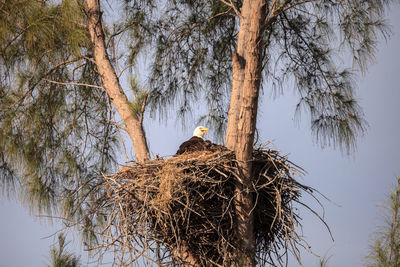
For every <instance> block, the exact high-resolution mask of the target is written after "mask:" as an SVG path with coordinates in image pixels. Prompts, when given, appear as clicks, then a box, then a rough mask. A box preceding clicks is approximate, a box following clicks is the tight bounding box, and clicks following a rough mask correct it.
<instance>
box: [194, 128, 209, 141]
mask: <svg viewBox="0 0 400 267" xmlns="http://www.w3.org/2000/svg"><path fill="white" fill-rule="evenodd" d="M207 132H208V129H207V128H206V127H204V126H198V127H196V129H194V132H193V136H197V137H200V138H203V137H204V135H205V134H206V133H207Z"/></svg>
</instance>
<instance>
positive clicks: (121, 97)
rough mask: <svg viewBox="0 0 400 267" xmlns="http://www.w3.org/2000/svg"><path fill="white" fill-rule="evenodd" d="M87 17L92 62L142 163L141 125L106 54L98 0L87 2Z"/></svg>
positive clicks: (143, 139)
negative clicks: (94, 63)
mask: <svg viewBox="0 0 400 267" xmlns="http://www.w3.org/2000/svg"><path fill="white" fill-rule="evenodd" d="M86 3H87V8H88V9H87V16H88V27H89V32H90V37H91V40H92V44H93V53H94V60H95V62H96V66H97V69H98V72H99V74H100V78H101V81H102V83H103V87H104V90H105V91H106V92H107V94H108V96H109V97H110V99H111V101H112V103H113V104H114V107H115V109H116V110H117V111H118V113H119V115H120V117H121V118H122V120H123V121H124V123H125V126H126V130H127V132H128V134H129V137H130V138H131V140H132V144H133V148H134V150H135V155H136V160H137V161H139V162H144V161H146V160H148V159H150V153H149V149H148V146H147V142H146V135H145V132H144V129H143V125H142V122H141V120H140V119H139V118H138V116H137V115H136V114H135V113H134V112H133V111H132V109H131V108H130V106H129V104H128V99H127V97H126V95H125V93H124V91H123V89H122V87H121V85H120V83H119V80H118V77H117V75H116V73H115V69H114V67H113V66H112V64H111V62H110V59H109V57H108V54H107V49H106V45H105V41H104V40H105V38H104V31H103V26H102V19H101V14H102V12H101V11H100V4H99V0H87V1H86Z"/></svg>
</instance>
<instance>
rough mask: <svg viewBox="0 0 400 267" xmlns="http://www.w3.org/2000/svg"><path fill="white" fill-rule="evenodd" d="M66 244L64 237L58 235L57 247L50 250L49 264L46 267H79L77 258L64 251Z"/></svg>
mask: <svg viewBox="0 0 400 267" xmlns="http://www.w3.org/2000/svg"><path fill="white" fill-rule="evenodd" d="M66 246H67V243H65V236H64V235H63V234H59V235H58V247H56V246H53V247H52V248H51V250H50V260H51V261H50V264H49V265H47V266H48V267H77V266H79V265H80V264H79V257H77V256H75V255H73V254H72V253H68V252H67V251H65V249H66Z"/></svg>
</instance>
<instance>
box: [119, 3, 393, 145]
mask: <svg viewBox="0 0 400 267" xmlns="http://www.w3.org/2000/svg"><path fill="white" fill-rule="evenodd" d="M126 2H127V11H128V14H129V15H130V16H132V17H135V16H136V15H139V14H140V17H141V18H142V19H141V20H140V22H138V23H136V24H134V25H135V27H134V28H135V29H136V30H135V33H139V32H140V33H143V34H144V36H146V37H143V36H142V38H143V39H146V40H147V41H148V42H149V43H150V44H151V45H152V47H154V62H153V64H152V75H151V78H150V82H151V85H152V87H151V88H152V90H151V92H150V95H149V97H150V103H151V104H152V111H153V112H154V113H156V114H158V113H159V112H160V111H164V112H165V113H167V112H168V111H169V110H170V108H171V106H174V107H176V108H177V111H178V114H180V115H181V117H182V118H185V114H190V112H191V111H192V110H196V111H197V112H198V110H199V106H200V105H204V104H207V107H208V108H207V109H206V110H204V112H205V115H204V116H203V117H202V119H203V121H206V122H210V123H212V125H213V126H215V127H216V128H218V129H224V128H225V127H224V124H225V123H226V120H227V110H228V108H227V106H228V101H229V92H230V90H229V89H230V85H231V84H230V83H231V75H232V69H231V64H232V56H231V55H232V52H233V51H234V50H235V46H236V41H237V36H238V32H239V19H238V17H237V16H236V14H235V10H234V9H233V8H232V7H231V6H228V5H226V4H224V3H223V1H219V0H213V1H167V2H166V3H165V5H163V4H161V2H159V3H158V4H157V3H155V2H154V1H126ZM150 2H151V3H150ZM274 2H275V6H272V3H274ZM390 2H391V1H390V0H378V1H376V0H367V1H353V0H345V1H332V0H329V1H328V0H315V1H301V0H294V1H267V4H268V7H269V10H272V9H275V10H278V11H276V12H275V13H274V15H273V14H272V12H271V13H270V14H269V15H268V18H271V19H270V20H268V23H267V24H266V27H265V38H264V40H262V43H261V44H260V45H262V47H263V48H264V50H263V53H264V59H263V62H262V66H263V77H264V82H263V87H264V88H265V89H271V88H274V89H275V90H280V91H282V92H283V91H287V89H286V88H288V87H290V85H291V84H292V82H293V81H294V82H295V83H294V84H295V88H296V91H297V92H298V95H299V99H300V100H299V104H298V107H297V109H296V110H297V112H300V111H306V112H307V113H309V114H310V116H311V129H312V132H313V134H314V136H315V140H316V142H317V143H319V144H320V145H321V146H325V145H333V146H340V147H341V148H344V149H346V150H347V151H351V150H352V149H353V148H354V145H355V142H356V138H357V137H358V136H360V135H362V134H363V133H364V131H365V129H366V127H367V123H366V122H365V121H364V119H363V112H362V109H361V107H360V106H359V105H358V103H357V101H356V98H355V96H354V89H355V84H354V82H353V74H354V72H355V71H357V70H361V71H365V70H366V68H367V65H368V63H369V62H370V61H371V60H372V59H373V57H374V54H375V50H376V45H377V41H378V39H379V38H380V36H384V37H386V36H387V35H388V32H389V31H388V28H387V27H386V26H385V24H384V17H383V16H384V10H385V7H386V6H388V5H389V3H390ZM229 3H233V5H234V6H235V7H236V10H239V8H240V6H241V4H242V1H230V2H229ZM159 6H162V8H157V7H159ZM278 7H280V8H278ZM144 9H146V10H151V12H148V14H151V15H150V16H147V17H146V15H145V14H144V13H142V11H143V10H144ZM272 16H275V17H272ZM138 29H142V30H138ZM150 32H151V34H150V35H149V33H150ZM139 35H140V34H139ZM146 53H148V49H146ZM133 54H137V51H134V53H133ZM340 54H342V55H343V57H344V58H349V56H350V57H353V67H351V68H346V67H344V66H346V65H351V63H352V62H346V61H345V62H343V61H344V60H342V59H340ZM283 88H285V90H283ZM202 99H205V100H204V101H205V102H203V101H202ZM193 108H194V109H193ZM218 125H219V126H218Z"/></svg>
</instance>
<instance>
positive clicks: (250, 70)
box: [226, 0, 266, 266]
mask: <svg viewBox="0 0 400 267" xmlns="http://www.w3.org/2000/svg"><path fill="white" fill-rule="evenodd" d="M265 19H266V2H265V1H264V0H252V1H251V0H245V1H244V2H243V6H242V9H241V21H240V30H239V36H238V44H237V54H234V56H233V73H232V95H231V102H230V107H229V116H228V128H227V135H226V145H227V147H228V148H230V149H232V150H234V151H235V154H236V159H237V160H238V161H239V166H240V170H241V174H240V176H241V178H242V181H241V182H239V183H237V186H236V199H235V208H236V226H237V229H236V231H237V235H238V239H239V241H238V242H239V243H238V244H237V245H238V251H237V253H238V255H237V256H238V264H239V265H240V266H254V265H255V240H254V216H253V214H252V213H251V210H252V208H253V200H252V195H251V190H252V186H251V185H252V163H251V159H252V153H253V142H254V132H255V129H256V119H257V107H258V95H259V88H260V81H261V59H262V37H263V32H264V24H265Z"/></svg>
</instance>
